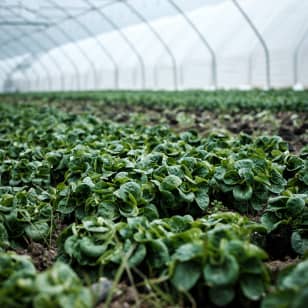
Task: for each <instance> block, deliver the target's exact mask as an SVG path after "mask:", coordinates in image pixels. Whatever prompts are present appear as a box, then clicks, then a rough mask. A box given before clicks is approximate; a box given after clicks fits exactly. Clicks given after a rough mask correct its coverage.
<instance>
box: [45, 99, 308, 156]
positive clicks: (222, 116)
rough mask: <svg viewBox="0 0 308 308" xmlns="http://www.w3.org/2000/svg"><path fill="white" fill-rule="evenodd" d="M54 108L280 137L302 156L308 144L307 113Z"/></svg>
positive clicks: (179, 127)
mask: <svg viewBox="0 0 308 308" xmlns="http://www.w3.org/2000/svg"><path fill="white" fill-rule="evenodd" d="M49 105H50V106H51V107H56V108H60V109H62V110H64V111H66V112H69V113H73V114H82V113H85V112H86V113H90V114H93V115H95V116H97V117H99V118H101V119H106V120H109V119H112V120H113V121H116V122H119V123H127V122H136V121H138V123H140V124H143V125H156V124H161V123H163V124H167V125H169V126H170V127H171V128H172V129H173V130H175V131H177V132H181V131H184V130H190V129H195V130H197V131H198V132H199V133H200V134H204V135H205V134H207V133H209V132H211V131H213V130H226V131H229V132H230V133H233V134H238V133H241V132H242V133H246V134H248V135H254V136H257V135H261V134H268V135H279V136H281V137H282V138H283V139H284V140H285V141H287V142H288V143H289V146H290V151H292V152H299V151H300V149H301V148H302V147H303V146H305V145H307V144H308V113H307V112H294V111H279V112H275V111H268V110H264V111H245V110H241V111H230V112H227V111H217V110H215V111H208V110H203V111H202V110H188V109H185V108H175V109H168V108H166V107H159V106H152V107H143V106H137V105H127V104H123V105H122V104H108V105H106V104H102V103H99V102H93V101H88V102H87V101H78V102H77V103H76V101H69V100H66V101H61V102H51V103H50V104H49Z"/></svg>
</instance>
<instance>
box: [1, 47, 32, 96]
mask: <svg viewBox="0 0 308 308" xmlns="http://www.w3.org/2000/svg"><path fill="white" fill-rule="evenodd" d="M2 52H4V53H5V54H6V56H7V57H8V59H9V58H11V55H10V54H9V53H8V52H7V51H6V50H5V49H2ZM7 67H9V66H8V65H7ZM14 71H20V72H21V74H22V75H23V76H24V79H25V88H26V89H25V92H26V91H27V85H28V89H29V88H30V84H31V81H30V78H29V76H28V74H27V73H26V72H25V71H24V70H22V69H18V68H16V66H14V65H13V66H12V67H11V68H9V70H8V74H13V73H14Z"/></svg>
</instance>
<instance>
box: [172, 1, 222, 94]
mask: <svg viewBox="0 0 308 308" xmlns="http://www.w3.org/2000/svg"><path fill="white" fill-rule="evenodd" d="M168 2H169V3H170V4H171V5H172V6H173V8H174V9H176V10H177V11H178V12H179V13H180V14H181V16H182V17H183V18H184V19H185V20H186V22H187V23H188V25H189V26H190V27H191V28H192V29H193V30H194V31H195V33H196V34H197V36H198V37H199V39H200V40H201V42H202V43H203V45H204V46H205V48H206V49H207V50H208V51H209V53H210V55H211V58H212V65H211V70H212V84H213V86H214V88H215V89H216V88H217V59H216V55H215V51H214V49H213V47H212V46H211V45H210V44H209V42H208V40H207V39H206V37H205V36H204V34H203V33H202V32H201V31H200V30H199V28H198V27H197V25H196V24H195V23H194V22H193V21H192V20H191V18H190V17H189V16H188V14H186V13H185V12H184V11H183V10H182V9H181V8H180V7H179V6H178V5H177V4H176V3H175V2H174V1H173V0H168Z"/></svg>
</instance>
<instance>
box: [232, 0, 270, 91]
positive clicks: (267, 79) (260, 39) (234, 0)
mask: <svg viewBox="0 0 308 308" xmlns="http://www.w3.org/2000/svg"><path fill="white" fill-rule="evenodd" d="M232 2H233V3H234V5H235V6H236V8H237V9H238V10H239V12H240V13H241V14H242V16H243V17H244V19H245V20H246V22H247V23H248V25H249V26H250V28H251V29H252V31H253V32H254V33H255V35H256V37H257V38H258V40H259V42H260V43H261V45H262V47H263V50H264V55H265V65H266V68H265V69H266V87H267V88H268V89H270V88H271V67H270V52H269V48H268V46H267V44H266V42H265V40H264V38H263V37H262V35H261V33H260V32H259V30H258V29H257V28H256V26H255V25H254V23H253V22H252V20H251V19H250V17H249V16H248V15H247V14H246V12H245V11H244V10H243V8H242V7H241V6H240V5H239V3H238V2H237V0H232Z"/></svg>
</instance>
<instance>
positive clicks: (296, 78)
mask: <svg viewBox="0 0 308 308" xmlns="http://www.w3.org/2000/svg"><path fill="white" fill-rule="evenodd" d="M307 36H308V28H307V29H306V31H305V32H304V34H303V36H302V37H301V39H300V40H299V42H298V43H297V45H296V47H295V51H294V55H293V68H294V72H293V73H294V75H293V82H294V85H296V84H298V82H299V76H298V71H299V61H298V58H299V53H300V50H301V47H302V46H303V43H304V42H305V39H306V38H307Z"/></svg>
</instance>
